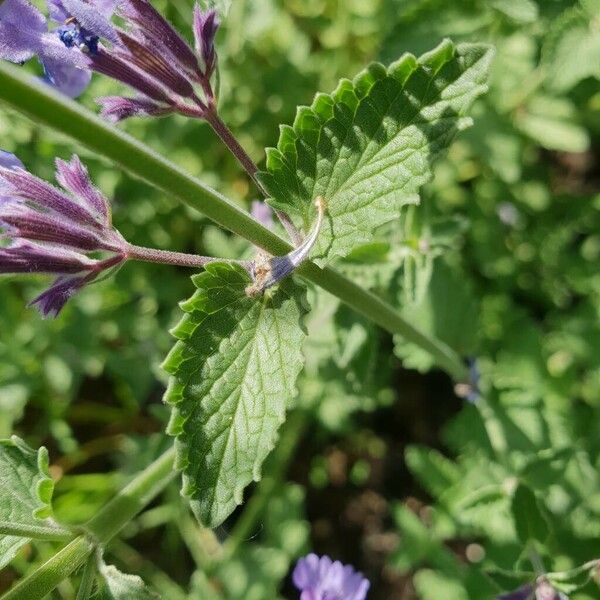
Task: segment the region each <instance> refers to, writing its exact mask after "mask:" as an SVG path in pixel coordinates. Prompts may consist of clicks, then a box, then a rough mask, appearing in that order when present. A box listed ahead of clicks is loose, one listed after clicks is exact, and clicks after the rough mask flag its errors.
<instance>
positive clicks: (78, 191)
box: [56, 154, 110, 226]
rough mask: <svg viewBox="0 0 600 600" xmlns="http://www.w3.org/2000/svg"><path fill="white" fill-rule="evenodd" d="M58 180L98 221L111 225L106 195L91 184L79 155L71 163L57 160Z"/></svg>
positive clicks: (74, 156) (72, 158)
mask: <svg viewBox="0 0 600 600" xmlns="http://www.w3.org/2000/svg"><path fill="white" fill-rule="evenodd" d="M56 180H57V181H58V183H59V184H60V185H61V186H62V187H63V188H64V189H65V190H67V191H68V192H70V193H71V194H73V196H75V197H77V198H78V199H79V200H81V202H82V204H85V205H86V206H87V207H88V209H89V210H90V212H91V213H92V214H93V215H94V216H95V217H96V220H97V221H98V222H99V223H101V224H102V225H107V226H109V225H110V205H109V204H108V200H107V199H106V198H105V197H104V195H103V194H102V193H101V192H100V190H98V189H97V188H96V187H95V186H94V185H93V184H92V182H91V180H90V176H89V175H88V171H87V169H86V168H85V166H84V165H83V163H82V162H81V160H79V157H78V156H77V155H75V154H74V155H73V156H72V157H71V160H70V162H66V161H64V160H61V159H56Z"/></svg>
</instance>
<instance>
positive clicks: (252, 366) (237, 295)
mask: <svg viewBox="0 0 600 600" xmlns="http://www.w3.org/2000/svg"><path fill="white" fill-rule="evenodd" d="M193 281H194V284H195V285H196V287H197V288H198V290H197V291H196V293H195V294H194V296H193V297H192V298H191V299H190V300H188V301H187V302H185V303H183V304H182V308H183V310H184V311H185V313H186V314H185V316H184V317H183V319H182V321H181V322H180V323H179V325H178V326H177V327H176V328H175V329H174V330H173V334H174V336H175V337H176V338H177V339H178V340H179V341H178V342H177V344H176V345H175V347H174V348H173V350H172V351H171V353H170V354H169V356H168V357H167V359H166V361H165V363H164V368H165V370H166V371H167V372H168V373H169V374H171V375H172V377H171V381H170V384H169V388H168V390H167V394H166V401H167V402H168V403H170V404H171V405H172V407H173V411H172V416H171V422H170V425H169V433H171V434H172V435H175V436H177V440H176V445H177V450H178V453H177V455H178V456H177V466H178V468H179V469H180V470H182V472H183V494H184V495H186V496H188V497H189V498H190V500H191V504H192V509H193V510H194V513H195V514H196V516H197V518H198V519H199V520H200V521H201V522H202V523H204V524H205V525H208V526H211V527H216V526H217V525H219V524H220V523H221V522H222V521H223V520H224V519H225V518H227V516H228V515H229V514H230V513H231V512H232V511H233V509H234V508H235V507H236V506H237V505H238V504H240V503H241V501H242V495H243V490H244V488H245V487H246V486H247V485H248V484H249V483H250V482H251V481H252V480H255V481H257V480H259V479H260V468H261V465H262V462H263V461H264V459H265V458H266V456H267V455H268V453H269V452H270V450H271V449H272V448H273V445H274V444H275V441H276V437H277V429H278V427H279V426H280V425H281V424H282V423H283V421H284V419H285V411H286V409H287V408H289V407H290V405H291V403H292V401H293V400H294V397H295V395H296V379H297V377H298V374H299V372H300V369H301V368H302V364H303V357H302V342H303V339H304V336H305V332H304V329H303V325H302V320H303V317H304V314H305V313H306V300H305V292H304V290H303V288H301V287H299V286H298V285H297V284H295V283H294V282H293V281H291V280H288V281H286V282H285V283H283V284H282V285H280V286H279V287H278V288H277V289H276V290H274V291H271V292H270V293H268V294H265V295H264V296H262V297H259V298H250V297H248V296H247V295H246V293H245V289H246V287H247V286H248V285H249V284H250V283H251V280H250V277H249V276H248V275H247V273H246V272H245V271H244V270H243V269H242V268H241V267H238V266H236V265H231V264H227V263H211V264H209V265H208V266H207V267H206V270H205V271H204V272H203V273H201V274H200V275H197V276H195V277H194V278H193Z"/></svg>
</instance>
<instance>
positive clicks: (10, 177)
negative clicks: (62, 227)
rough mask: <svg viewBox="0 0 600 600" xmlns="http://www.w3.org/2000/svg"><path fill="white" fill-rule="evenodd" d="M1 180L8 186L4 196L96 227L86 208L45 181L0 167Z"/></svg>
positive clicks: (19, 171) (4, 189) (25, 172)
mask: <svg viewBox="0 0 600 600" xmlns="http://www.w3.org/2000/svg"><path fill="white" fill-rule="evenodd" d="M2 180H4V182H5V183H7V184H8V186H6V187H3V193H4V194H5V195H10V196H15V197H19V198H24V199H26V200H32V201H33V202H35V203H36V204H38V205H39V206H41V207H43V208H45V209H48V210H51V211H53V212H54V213H56V214H58V215H62V216H64V217H67V218H68V219H71V220H72V221H75V222H77V223H81V224H83V225H88V226H89V225H92V226H98V224H97V222H96V221H95V220H94V218H93V215H92V214H91V213H90V212H89V211H88V210H86V208H84V207H83V206H81V205H79V204H77V203H76V202H75V201H73V200H72V199H71V198H68V197H67V196H65V195H64V194H63V193H61V192H60V191H59V190H58V189H56V188H55V187H54V186H53V185H51V184H49V183H48V182H47V181H44V180H42V179H38V178H37V177H35V176H34V175H32V174H31V173H28V172H27V171H23V170H21V169H18V170H15V171H13V170H11V169H3V168H1V167H0V181H2Z"/></svg>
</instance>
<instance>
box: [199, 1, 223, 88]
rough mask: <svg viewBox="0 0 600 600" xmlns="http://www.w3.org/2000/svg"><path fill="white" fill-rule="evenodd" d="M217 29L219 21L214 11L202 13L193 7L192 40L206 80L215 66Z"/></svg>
mask: <svg viewBox="0 0 600 600" xmlns="http://www.w3.org/2000/svg"><path fill="white" fill-rule="evenodd" d="M218 29H219V19H218V18H217V13H216V12H215V11H214V10H207V11H202V10H201V9H200V6H198V4H196V6H195V7H194V40H195V47H196V53H197V54H198V56H199V57H200V59H201V60H202V62H203V64H204V69H203V72H204V74H205V76H206V77H207V78H210V76H211V75H212V74H213V72H214V70H215V67H216V66H217V54H216V52H215V36H216V35H217V30H218Z"/></svg>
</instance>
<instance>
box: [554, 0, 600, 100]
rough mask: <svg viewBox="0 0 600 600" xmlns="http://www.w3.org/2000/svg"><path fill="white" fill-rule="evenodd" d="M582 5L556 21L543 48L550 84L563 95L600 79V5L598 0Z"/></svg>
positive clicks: (589, 0)
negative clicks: (599, 25)
mask: <svg viewBox="0 0 600 600" xmlns="http://www.w3.org/2000/svg"><path fill="white" fill-rule="evenodd" d="M580 4H581V5H580V6H575V7H572V8H569V9H568V10H566V11H565V12H564V13H563V14H562V15H561V16H560V17H559V18H558V19H556V21H555V22H554V23H553V24H552V27H551V29H550V31H549V33H548V35H547V36H546V39H545V42H544V47H543V48H542V59H543V63H544V66H545V67H546V69H547V72H548V84H549V85H550V86H551V87H552V88H554V89H555V90H557V91H561V92H564V91H568V90H569V89H570V88H572V87H573V86H574V85H576V84H577V83H579V82H580V81H581V80H582V79H585V78H586V77H596V78H597V79H600V35H598V23H600V4H599V3H598V2H596V1H594V0H582V1H581V3H580Z"/></svg>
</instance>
